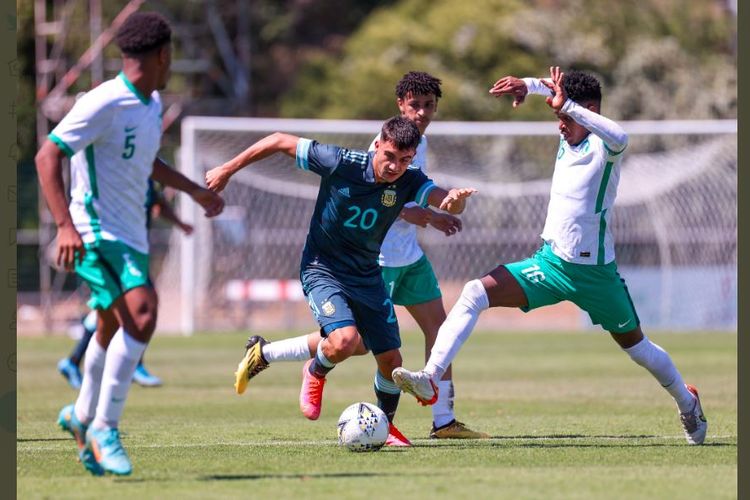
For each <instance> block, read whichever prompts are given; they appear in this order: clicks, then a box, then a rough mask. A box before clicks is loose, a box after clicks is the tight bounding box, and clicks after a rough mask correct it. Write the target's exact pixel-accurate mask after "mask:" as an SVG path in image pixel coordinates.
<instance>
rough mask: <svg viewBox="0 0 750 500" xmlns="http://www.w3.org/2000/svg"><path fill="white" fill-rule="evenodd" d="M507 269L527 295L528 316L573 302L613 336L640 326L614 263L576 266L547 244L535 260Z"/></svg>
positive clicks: (507, 266)
mask: <svg viewBox="0 0 750 500" xmlns="http://www.w3.org/2000/svg"><path fill="white" fill-rule="evenodd" d="M505 267H506V269H508V271H510V273H511V274H512V275H513V277H514V278H515V279H516V281H518V283H519V284H520V285H521V288H523V291H524V292H525V293H526V299H527V300H528V302H529V305H528V307H524V308H521V309H522V310H523V311H524V312H528V311H530V310H532V309H536V308H537V307H542V306H548V305H551V304H556V303H558V302H562V301H563V300H569V301H571V302H573V303H574V304H576V305H577V306H578V307H580V308H581V309H583V310H584V311H586V312H587V313H588V314H589V316H590V317H591V321H592V322H593V323H594V324H595V325H602V327H603V328H604V329H605V330H607V331H609V332H612V333H625V332H629V331H631V330H634V329H635V328H636V327H637V326H639V325H640V320H639V319H638V314H637V313H636V312H635V306H634V305H633V301H632V300H631V298H630V294H629V293H628V287H627V286H626V285H625V280H623V279H622V278H621V277H620V274H619V273H618V272H617V264H615V262H614V261H612V262H610V263H609V264H606V265H603V266H589V265H584V264H573V263H571V262H567V261H564V260H563V259H561V258H560V257H558V256H557V255H555V254H554V253H553V252H552V249H551V248H550V246H549V245H548V244H546V243H545V244H544V245H542V248H540V249H539V250H538V251H537V252H536V253H535V254H534V255H533V256H532V257H531V258H528V259H526V260H522V261H520V262H513V263H511V264H506V265H505Z"/></svg>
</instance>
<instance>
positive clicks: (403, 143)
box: [380, 116, 422, 151]
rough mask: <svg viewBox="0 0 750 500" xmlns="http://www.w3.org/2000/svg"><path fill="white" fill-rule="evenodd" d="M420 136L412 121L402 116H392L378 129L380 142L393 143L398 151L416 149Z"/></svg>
mask: <svg viewBox="0 0 750 500" xmlns="http://www.w3.org/2000/svg"><path fill="white" fill-rule="evenodd" d="M421 139H422V134H420V133H419V129H418V128H417V126H416V125H415V124H414V122H413V121H411V120H409V119H408V118H404V117H403V116H394V117H393V118H391V119H389V120H388V121H387V122H385V123H384V124H383V128H382V129H380V140H381V142H390V143H393V144H394V145H395V146H396V147H397V148H398V149H399V150H400V151H404V150H407V149H417V146H418V145H419V141H420V140H421Z"/></svg>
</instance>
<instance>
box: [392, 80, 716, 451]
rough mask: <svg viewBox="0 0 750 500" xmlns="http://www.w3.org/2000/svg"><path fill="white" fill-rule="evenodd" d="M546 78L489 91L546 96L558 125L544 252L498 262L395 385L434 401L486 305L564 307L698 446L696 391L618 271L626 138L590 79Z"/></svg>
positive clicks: (397, 374) (701, 427)
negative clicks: (673, 410)
mask: <svg viewBox="0 0 750 500" xmlns="http://www.w3.org/2000/svg"><path fill="white" fill-rule="evenodd" d="M550 75H551V78H550V80H549V81H545V80H538V79H534V78H525V79H523V80H521V79H518V78H515V77H512V76H506V77H504V78H501V79H500V80H498V81H497V82H496V83H495V85H494V86H493V87H492V89H490V93H491V94H492V95H494V96H496V97H499V96H502V95H512V96H514V102H513V106H514V107H515V106H518V105H519V104H521V103H522V102H523V101H524V99H525V97H526V95H527V94H528V93H532V94H540V95H545V96H547V99H546V102H547V104H548V105H549V106H550V107H551V108H552V109H553V110H554V112H555V114H556V115H557V117H558V118H559V120H560V121H559V129H560V134H561V140H560V146H559V149H558V152H557V161H556V163H555V171H554V175H553V177H552V189H551V195H550V202H549V207H548V210H547V220H546V223H545V226H544V230H543V231H542V235H541V237H542V240H544V243H543V245H542V247H541V248H540V249H539V250H538V251H537V252H536V254H534V255H533V256H532V257H531V258H529V259H526V260H524V261H521V262H514V263H511V264H506V265H500V266H498V267H497V268H495V269H494V270H493V271H491V272H490V273H489V274H488V275H486V276H484V277H483V278H481V279H478V280H473V281H470V282H468V283H467V284H466V285H465V286H464V289H463V291H462V293H461V296H460V297H459V299H458V301H457V302H456V304H455V306H454V307H453V309H451V311H450V313H449V314H448V318H447V319H446V321H445V322H444V323H443V325H442V326H441V327H440V331H439V332H438V337H437V341H436V342H435V347H434V348H433V349H432V355H431V356H430V359H429V360H428V362H427V364H426V366H425V367H424V369H423V370H422V371H418V372H410V371H408V370H406V369H404V368H396V369H395V370H394V371H393V379H394V381H395V382H396V384H397V385H398V386H399V387H400V388H401V389H403V390H404V391H405V392H408V393H410V394H412V395H414V396H415V397H416V398H417V400H419V401H420V402H422V403H423V404H432V403H431V402H432V401H434V400H435V396H436V391H437V388H436V387H435V383H434V382H433V380H435V379H440V377H441V376H442V374H443V373H444V372H445V370H446V368H447V367H448V365H449V364H450V363H451V361H452V360H453V358H454V357H455V356H456V354H457V353H458V350H459V349H460V348H461V345H462V344H463V343H464V342H465V341H466V339H467V338H468V337H469V335H470V334H471V332H472V330H473V328H474V325H475V324H476V322H477V320H478V318H479V314H480V313H481V312H482V311H483V310H484V309H487V308H488V307H520V308H521V309H522V310H523V311H530V310H531V309H535V308H538V307H542V306H546V305H550V304H555V303H557V302H560V301H563V300H570V301H571V302H573V303H575V304H576V305H578V306H579V307H580V308H581V309H583V310H584V311H586V312H587V313H588V314H589V316H590V317H591V321H592V322H593V323H594V324H598V325H602V327H603V328H604V329H605V330H607V331H609V332H610V334H611V335H612V338H613V339H614V340H615V342H617V344H618V345H619V346H620V347H621V348H622V349H623V350H624V351H625V352H626V353H627V354H628V355H629V356H630V357H631V359H633V361H635V362H636V363H638V364H639V365H641V366H643V367H644V368H646V369H647V370H648V371H649V372H650V373H651V374H652V375H653V376H654V378H656V380H657V381H658V382H659V383H660V384H661V385H662V387H664V388H665V389H666V390H667V392H669V394H670V395H672V397H673V398H674V400H675V402H676V403H677V407H678V409H679V412H680V421H681V423H682V426H683V428H684V430H685V436H686V437H687V441H688V443H689V444H702V443H703V441H704V439H705V437H706V430H707V427H708V424H707V423H706V419H705V417H704V415H703V410H702V409H701V403H700V399H699V397H698V391H697V390H696V388H695V387H693V386H691V385H686V384H685V383H684V382H683V380H682V376H681V375H680V373H679V372H678V371H677V368H676V367H675V365H674V363H673V362H672V359H671V358H670V357H669V355H668V354H667V353H666V352H665V351H664V350H663V349H662V348H661V347H659V346H658V345H656V344H654V343H653V342H651V341H650V340H649V339H648V338H647V337H646V336H645V335H644V334H643V332H642V331H641V327H640V321H639V319H638V315H637V314H636V312H635V308H634V306H633V302H632V300H631V299H630V295H629V293H628V289H627V287H626V286H625V281H624V280H623V279H622V278H621V277H620V275H619V274H618V272H617V264H616V263H615V252H614V240H613V237H612V233H611V230H610V216H611V209H612V206H613V204H614V201H615V197H616V195H617V184H618V180H619V178H620V165H621V163H622V156H623V152H624V151H625V148H626V146H627V143H628V136H627V134H626V133H625V131H624V130H623V129H622V128H621V127H620V126H619V125H618V124H617V123H615V122H613V121H612V120H610V119H608V118H605V117H603V116H601V115H600V114H599V111H600V107H601V89H600V85H599V82H598V81H597V80H596V78H594V77H593V76H591V75H588V74H585V73H582V72H579V71H573V72H571V73H570V74H568V75H564V74H563V73H562V72H561V71H560V69H559V68H558V67H552V68H550Z"/></svg>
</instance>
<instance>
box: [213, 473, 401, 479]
mask: <svg viewBox="0 0 750 500" xmlns="http://www.w3.org/2000/svg"><path fill="white" fill-rule="evenodd" d="M395 475H396V474H379V473H375V472H332V473H322V474H273V473H270V474H214V475H211V476H204V477H201V478H198V480H199V481H255V480H258V479H299V480H303V481H304V480H307V479H334V478H363V477H385V476H395Z"/></svg>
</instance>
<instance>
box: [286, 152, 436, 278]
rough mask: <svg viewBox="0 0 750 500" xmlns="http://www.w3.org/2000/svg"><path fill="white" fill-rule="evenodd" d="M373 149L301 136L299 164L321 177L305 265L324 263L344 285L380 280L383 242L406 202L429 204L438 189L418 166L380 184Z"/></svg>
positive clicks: (304, 253)
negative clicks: (356, 149)
mask: <svg viewBox="0 0 750 500" xmlns="http://www.w3.org/2000/svg"><path fill="white" fill-rule="evenodd" d="M373 154H374V153H369V154H368V153H367V152H365V151H353V150H348V149H345V148H340V147H338V146H332V145H327V144H319V143H317V142H315V141H311V140H309V139H300V140H299V142H298V144H297V157H296V159H297V166H298V167H299V168H301V169H303V170H310V171H312V172H315V173H316V174H318V175H320V176H321V181H320V189H319V191H318V199H317V202H316V204H315V211H314V212H313V216H312V220H311V221H310V229H309V231H308V233H307V241H306V243H305V250H304V251H303V254H302V269H303V270H304V269H305V268H308V267H310V266H313V267H321V268H322V269H325V270H327V271H329V272H330V273H332V274H333V275H335V276H336V277H337V278H338V279H339V280H342V281H344V282H346V283H350V284H357V283H364V282H370V281H373V280H374V281H377V280H382V278H381V275H380V266H378V255H379V254H380V245H381V243H382V242H383V239H384V238H385V234H386V233H387V232H388V229H389V228H390V227H391V224H393V221H395V220H396V218H397V217H398V216H399V214H400V213H401V209H402V208H403V207H404V204H406V203H408V202H410V201H413V202H416V203H417V204H418V205H420V206H423V207H424V206H427V197H428V195H429V194H430V192H431V191H432V189H433V188H434V187H435V185H434V184H433V182H432V181H431V180H430V179H429V178H428V177H427V176H426V175H425V174H424V173H422V171H421V170H419V169H418V168H409V169H407V171H406V172H405V173H404V174H403V175H402V176H401V177H400V178H399V179H398V180H396V182H393V183H388V184H386V183H376V182H375V175H374V172H373V165H372V159H373Z"/></svg>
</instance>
